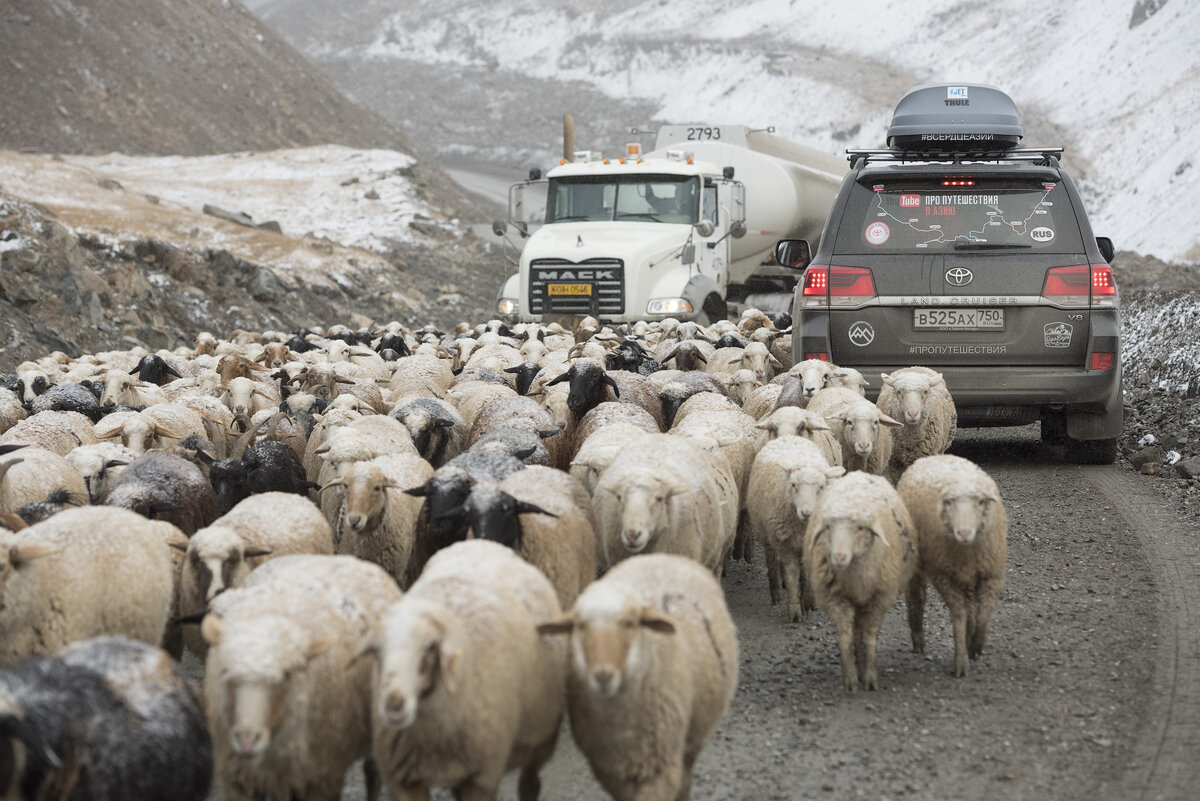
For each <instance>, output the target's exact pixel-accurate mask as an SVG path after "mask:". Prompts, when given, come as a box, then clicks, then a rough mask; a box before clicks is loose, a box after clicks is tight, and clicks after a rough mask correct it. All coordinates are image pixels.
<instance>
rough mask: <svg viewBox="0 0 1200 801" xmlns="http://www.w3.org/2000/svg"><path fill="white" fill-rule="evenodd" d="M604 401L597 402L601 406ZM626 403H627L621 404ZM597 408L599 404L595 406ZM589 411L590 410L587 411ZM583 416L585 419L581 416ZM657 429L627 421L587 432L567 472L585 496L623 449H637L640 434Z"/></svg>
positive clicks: (654, 431) (590, 493)
mask: <svg viewBox="0 0 1200 801" xmlns="http://www.w3.org/2000/svg"><path fill="white" fill-rule="evenodd" d="M603 405H604V404H601V406H603ZM625 405H626V406H628V405H629V404H625ZM596 408H597V409H598V408H600V406H597V407H596ZM589 414H590V413H589ZM585 419H586V418H585ZM657 433H659V432H658V431H657V429H655V430H648V429H647V428H646V426H645V425H637V424H634V423H631V422H626V421H622V422H614V423H610V424H608V425H606V426H604V427H603V428H600V429H598V430H596V431H595V432H594V433H592V434H590V435H589V436H588V438H587V439H586V440H585V441H584V442H583V444H582V445H581V446H580V447H579V451H578V452H577V453H576V454H575V458H573V459H572V460H571V467H570V470H569V471H568V472H570V474H571V476H572V477H573V478H574V479H575V480H576V481H578V482H579V485H580V486H581V487H583V488H584V489H585V490H586V491H587V492H588V494H589V495H593V494H594V493H595V491H596V484H597V483H599V481H600V476H602V475H603V474H604V471H605V470H607V469H608V468H609V465H611V464H612V463H613V461H614V460H615V459H616V458H617V456H618V455H620V454H621V453H622V452H623V451H626V450H630V449H638V448H640V447H641V446H640V445H639V444H638V440H639V439H640V438H641V437H642V435H644V434H657Z"/></svg>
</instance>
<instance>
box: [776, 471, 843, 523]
mask: <svg viewBox="0 0 1200 801" xmlns="http://www.w3.org/2000/svg"><path fill="white" fill-rule="evenodd" d="M845 472H846V469H845V468H844V467H828V468H819V467H802V468H800V469H799V470H792V471H791V472H790V473H788V488H789V490H790V491H791V497H792V504H793V506H795V508H796V517H797V518H799V519H800V520H808V518H810V517H811V516H812V513H813V512H814V511H816V508H817V501H819V500H820V499H821V492H822V491H823V490H824V489H825V487H826V486H827V485H828V484H829V482H830V481H831V480H832V479H835V478H837V477H838V476H841V475H844V474H845Z"/></svg>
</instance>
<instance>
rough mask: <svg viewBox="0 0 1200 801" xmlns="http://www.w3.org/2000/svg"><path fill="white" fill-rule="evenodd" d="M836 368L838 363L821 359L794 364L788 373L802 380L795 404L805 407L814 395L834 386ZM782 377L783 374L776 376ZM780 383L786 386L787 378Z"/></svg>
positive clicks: (796, 393)
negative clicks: (832, 381) (833, 376)
mask: <svg viewBox="0 0 1200 801" xmlns="http://www.w3.org/2000/svg"><path fill="white" fill-rule="evenodd" d="M835 370H837V365H835V364H832V363H830V362H827V361H823V360H821V359H805V360H804V361H801V362H796V363H795V364H793V365H792V366H791V367H790V368H789V369H788V371H787V373H786V375H787V376H789V377H791V378H794V379H795V380H797V381H799V382H800V383H799V386H798V387H797V388H796V391H795V395H796V404H795V405H797V406H799V407H801V408H804V407H806V406H807V405H808V402H809V401H810V400H812V397H813V395H816V394H817V393H818V392H820V391H821V390H822V389H825V388H826V387H829V386H833V384H832V383H831V378H832V375H833V373H834V371H835ZM780 379H783V376H782V375H781V376H778V377H776V379H775V380H776V381H780ZM780 383H781V384H783V385H784V386H785V387H786V380H785V381H780Z"/></svg>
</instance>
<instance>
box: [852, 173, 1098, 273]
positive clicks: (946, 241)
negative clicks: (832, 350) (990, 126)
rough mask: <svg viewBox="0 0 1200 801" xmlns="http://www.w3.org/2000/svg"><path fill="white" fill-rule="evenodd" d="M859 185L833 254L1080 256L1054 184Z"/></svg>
mask: <svg viewBox="0 0 1200 801" xmlns="http://www.w3.org/2000/svg"><path fill="white" fill-rule="evenodd" d="M861 181H862V182H861V183H859V184H857V185H856V186H855V189H854V191H853V193H852V195H851V197H850V200H849V202H848V203H847V205H846V211H845V213H844V215H843V216H842V224H841V226H840V228H839V230H838V237H837V242H836V244H835V247H834V250H835V252H836V253H839V254H853V255H866V254H881V253H892V254H921V253H930V252H941V253H945V252H950V251H958V252H962V251H972V250H979V251H984V250H1008V249H1012V250H1030V251H1033V252H1043V253H1083V252H1084V248H1083V237H1082V236H1081V235H1080V233H1079V224H1078V223H1077V222H1076V220H1075V214H1074V211H1073V210H1072V208H1071V201H1070V198H1069V196H1068V195H1067V191H1066V189H1064V188H1063V186H1062V184H1061V183H1060V182H1055V181H1050V180H1048V179H1036V180H1033V179H1024V180H1015V181H1014V180H1013V179H1012V178H989V177H987V176H979V177H975V176H938V177H937V178H934V179H930V178H921V177H917V178H913V177H911V176H903V177H901V176H895V177H894V176H884V175H867V176H864V177H863V179H861ZM956 184H957V185H956Z"/></svg>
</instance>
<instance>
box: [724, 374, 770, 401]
mask: <svg viewBox="0 0 1200 801" xmlns="http://www.w3.org/2000/svg"><path fill="white" fill-rule="evenodd" d="M760 386H764V384H763V382H762V381H760V380H759V379H757V378H755V376H754V373H753V372H751V371H750V370H746V369H742V370H738V371H737V372H735V373H734V374H733V375H731V376H729V380H728V381H726V383H725V390H726V392H727V393H728V394H729V397H730V399H731V400H733V401H735V402H737V404H738V405H739V406H741V405H743V404H745V402H746V398H748V397H750V394H751V393H752V392H754V390H756V389H758V388H759V387H760Z"/></svg>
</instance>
